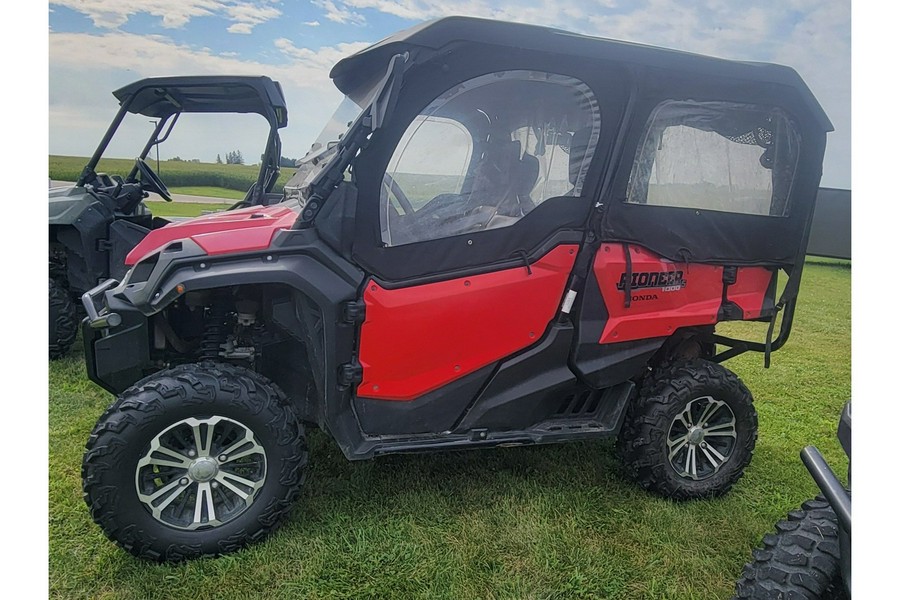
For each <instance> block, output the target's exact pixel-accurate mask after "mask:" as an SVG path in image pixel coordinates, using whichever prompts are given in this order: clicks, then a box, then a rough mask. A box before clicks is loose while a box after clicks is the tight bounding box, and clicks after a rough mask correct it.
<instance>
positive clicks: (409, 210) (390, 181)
mask: <svg viewBox="0 0 900 600" xmlns="http://www.w3.org/2000/svg"><path fill="white" fill-rule="evenodd" d="M384 185H385V186H386V187H387V188H388V189H389V190H390V191H391V193H392V194H394V198H396V199H397V202H399V203H400V208H402V209H403V214H405V215H411V214H413V213H414V212H416V209H414V208H413V205H412V203H411V202H410V201H409V198H407V197H406V194H404V193H403V190H402V189H400V186H399V185H397V182H396V181H394V178H393V177H391V176H390V175H388V174H387V173H385V174H384Z"/></svg>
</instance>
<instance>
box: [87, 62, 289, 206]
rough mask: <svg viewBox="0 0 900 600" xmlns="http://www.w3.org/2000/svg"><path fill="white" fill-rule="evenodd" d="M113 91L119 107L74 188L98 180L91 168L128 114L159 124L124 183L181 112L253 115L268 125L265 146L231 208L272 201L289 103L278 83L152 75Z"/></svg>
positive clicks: (245, 78) (246, 78)
mask: <svg viewBox="0 0 900 600" xmlns="http://www.w3.org/2000/svg"><path fill="white" fill-rule="evenodd" d="M113 95H114V96H115V97H116V99H117V100H118V101H119V111H118V113H116V116H115V117H114V118H113V120H112V123H110V125H109V128H108V129H107V130H106V133H105V134H104V136H103V139H101V140H100V143H99V144H98V145H97V149H96V150H95V151H94V154H93V156H91V159H90V160H89V161H88V163H87V164H86V165H85V167H84V169H83V170H82V172H81V175H80V176H79V178H78V181H77V183H76V187H81V186H83V185H85V184H90V183H92V182H94V181H95V180H96V179H97V173H96V170H95V169H96V168H97V165H98V163H99V162H100V159H101V157H102V156H103V153H104V152H105V151H106V148H107V147H108V146H109V143H110V141H111V140H112V138H113V136H114V135H115V133H116V131H117V130H118V128H119V126H120V125H121V124H122V121H123V120H124V118H125V115H127V114H128V113H131V114H137V115H143V116H145V117H149V118H151V119H155V120H157V123H156V127H155V128H154V130H153V132H152V133H151V134H150V137H149V139H148V140H147V143H146V144H145V145H144V147H143V149H142V150H141V153H140V155H139V156H138V159H139V160H136V161H135V164H134V166H133V167H132V169H131V172H130V173H129V174H128V176H127V177H126V178H125V182H132V181H134V180H135V178H136V177H137V175H138V171H139V167H138V164H139V162H140V161H144V160H145V159H146V158H147V155H148V154H149V153H150V150H152V149H153V147H154V146H158V145H159V144H161V143H163V142H165V141H166V139H168V137H169V134H170V133H171V132H172V129H173V128H174V126H175V123H176V122H177V121H178V117H179V116H180V115H181V113H255V114H258V115H260V116H262V117H263V118H264V119H266V121H267V122H268V123H269V135H268V139H267V141H266V149H265V152H264V154H263V160H262V165H261V166H260V170H259V175H258V177H257V180H256V182H255V183H254V184H253V185H252V186H251V187H250V189H249V190H248V191H247V195H246V196H245V198H244V199H243V200H242V201H240V202H238V203H237V204H236V205H235V206H233V207H232V208H239V207H241V206H251V205H261V204H270V203H271V201H270V199H269V198H267V194H269V192H271V190H272V188H273V187H274V186H275V182H276V181H277V180H278V174H279V172H280V162H281V138H280V137H279V135H278V130H279V129H281V128H282V127H286V126H287V103H286V102H285V100H284V94H283V93H282V91H281V85H280V84H279V83H278V82H277V81H273V80H272V79H270V78H269V77H265V76H256V77H253V76H219V75H196V76H182V77H151V78H147V79H141V80H140V81H135V82H134V83H131V84H129V85H126V86H125V87H122V88H119V89H118V90H116V91H115V92H113ZM164 130H165V133H163V131H164ZM161 134H162V135H161Z"/></svg>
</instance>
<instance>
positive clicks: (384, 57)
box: [331, 17, 833, 131]
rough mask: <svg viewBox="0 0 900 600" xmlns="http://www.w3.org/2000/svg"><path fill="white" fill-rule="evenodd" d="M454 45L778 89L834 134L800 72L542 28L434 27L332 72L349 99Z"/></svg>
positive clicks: (404, 34)
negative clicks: (420, 57) (394, 64)
mask: <svg viewBox="0 0 900 600" xmlns="http://www.w3.org/2000/svg"><path fill="white" fill-rule="evenodd" d="M454 42H461V43H465V42H473V43H482V44H492V45H495V46H505V47H509V48H520V49H526V50H534V51H537V52H547V53H553V54H557V55H563V56H565V55H569V56H577V57H585V58H594V59H604V60H611V61H617V62H622V63H630V64H633V65H635V66H647V67H656V68H661V69H666V70H672V71H681V72H685V73H686V74H693V75H697V76H699V77H728V78H732V79H735V78H736V79H741V80H746V81H753V82H759V83H775V84H780V85H785V86H789V87H792V88H795V89H797V90H798V91H799V92H800V93H801V95H802V96H803V98H804V100H805V103H806V104H807V105H808V107H809V109H810V110H811V111H812V112H813V113H814V116H815V118H816V119H817V120H818V121H819V122H820V123H821V124H822V126H823V128H824V129H825V130H826V131H831V130H833V127H832V125H831V122H830V121H829V120H828V117H827V116H826V115H825V111H823V110H822V107H821V106H820V105H819V103H818V101H816V99H815V97H814V96H813V94H812V92H811V91H810V90H809V88H808V87H807V86H806V84H805V83H804V81H803V79H802V78H801V77H800V75H798V74H797V72H796V71H794V69H792V68H790V67H785V66H782V65H776V64H770V63H759V62H745V61H733V60H726V59H722V58H713V57H710V56H704V55H701V54H692V53H689V52H682V51H679V50H670V49H666V48H658V47H655V46H647V45H643V44H636V43H631V42H621V41H616V40H610V39H604V38H598V37H591V36H587V35H580V34H576V33H571V32H568V31H563V30H561V29H553V28H550V27H540V26H537V25H524V24H521V23H507V22H502V21H492V20H488V19H476V18H471V17H446V18H443V19H437V20H434V21H428V22H425V23H422V24H420V25H416V26H415V27H411V28H409V29H406V30H404V31H400V32H398V33H395V34H394V35H391V36H389V37H387V38H385V39H383V40H381V41H380V42H377V43H375V44H373V45H372V46H369V47H368V48H365V49H364V50H361V51H360V52H357V53H356V54H354V55H352V56H350V57H347V58H345V59H343V60H341V61H340V62H339V63H337V64H336V65H335V66H334V68H333V69H332V70H331V78H332V79H333V80H334V83H335V85H336V86H337V87H338V89H340V90H341V91H342V92H344V93H345V94H349V93H351V92H352V91H353V90H354V89H355V88H356V87H357V86H358V85H359V84H360V83H361V82H363V81H367V80H369V79H371V76H372V73H383V72H384V70H385V68H386V66H387V63H388V61H389V60H390V58H391V56H393V55H394V54H397V53H400V52H404V51H407V50H411V49H415V48H417V47H418V48H425V49H430V50H438V49H440V48H443V47H445V46H446V45H448V44H451V43H454Z"/></svg>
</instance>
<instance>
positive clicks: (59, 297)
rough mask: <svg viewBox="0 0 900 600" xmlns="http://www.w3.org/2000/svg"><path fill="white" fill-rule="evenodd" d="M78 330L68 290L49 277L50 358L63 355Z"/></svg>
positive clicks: (73, 306) (70, 345) (76, 318)
mask: <svg viewBox="0 0 900 600" xmlns="http://www.w3.org/2000/svg"><path fill="white" fill-rule="evenodd" d="M77 332H78V315H77V313H76V312H75V305H74V304H73V303H72V299H71V298H69V292H68V291H67V290H66V288H65V287H63V285H62V284H60V283H59V282H58V281H57V280H55V279H53V278H52V277H51V278H50V358H51V359H56V358H61V357H63V356H64V355H65V354H66V352H68V351H69V348H71V347H72V344H74V343H75V334H76V333H77Z"/></svg>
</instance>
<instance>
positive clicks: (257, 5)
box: [50, 0, 281, 33]
mask: <svg viewBox="0 0 900 600" xmlns="http://www.w3.org/2000/svg"><path fill="white" fill-rule="evenodd" d="M272 1H274V2H278V1H279V0H271V1H270V0H142V1H141V2H139V3H135V2H123V1H122V0H50V3H51V4H56V5H59V6H65V7H66V8H70V9H72V10H74V11H77V12H80V13H81V14H83V15H86V16H87V17H88V18H90V19H91V21H92V22H93V23H94V26H95V27H98V28H101V29H117V28H119V27H121V26H122V25H124V24H125V23H127V22H128V19H130V18H131V17H132V16H134V15H137V14H141V13H144V14H148V15H151V16H154V17H160V18H161V23H162V26H163V27H166V28H170V29H178V28H181V27H184V26H185V25H186V24H187V23H188V22H190V20H191V19H194V18H196V17H208V16H212V15H218V16H221V17H224V18H226V19H228V20H229V21H232V25H230V26H229V27H228V31H230V32H231V33H250V32H251V31H252V30H253V28H254V27H255V26H256V25H259V24H260V23H264V22H266V21H268V20H270V19H273V18H275V17H278V16H279V15H281V11H280V10H278V9H277V8H274V7H273V6H271V3H272Z"/></svg>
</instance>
